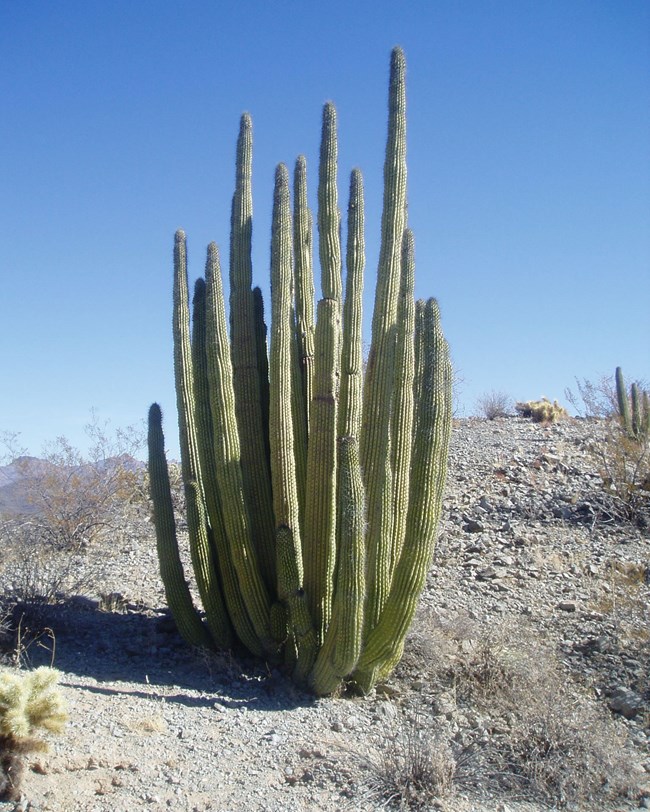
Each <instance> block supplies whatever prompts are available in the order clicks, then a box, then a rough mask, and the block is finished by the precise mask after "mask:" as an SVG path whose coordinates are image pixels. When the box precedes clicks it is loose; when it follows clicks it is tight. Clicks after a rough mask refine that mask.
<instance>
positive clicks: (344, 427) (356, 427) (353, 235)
mask: <svg viewBox="0 0 650 812" xmlns="http://www.w3.org/2000/svg"><path fill="white" fill-rule="evenodd" d="M364 266H365V243H364V198H363V178H362V177H361V172H360V171H359V170H358V169H354V170H353V171H352V174H351V175H350V197H349V202H348V240H347V250H346V267H347V278H346V286H345V304H344V306H343V338H342V347H341V395H340V405H339V418H338V420H339V426H338V436H339V437H356V438H357V439H358V438H359V435H360V433H361V414H362V388H363V341H362V316H363V271H364Z"/></svg>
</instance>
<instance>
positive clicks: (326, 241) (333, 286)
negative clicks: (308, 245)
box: [318, 102, 343, 303]
mask: <svg viewBox="0 0 650 812" xmlns="http://www.w3.org/2000/svg"><path fill="white" fill-rule="evenodd" d="M337 160H338V144H337V138H336V108H335V107H334V105H333V104H332V103H331V102H327V103H326V104H325V105H324V107H323V127H322V132H321V144H320V162H319V168H318V251H319V256H320V264H321V291H322V295H323V298H324V299H334V300H335V301H336V302H339V303H340V302H341V298H342V288H343V283H342V281H341V237H340V217H339V208H338V192H337V188H336V173H337Z"/></svg>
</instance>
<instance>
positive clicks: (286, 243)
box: [269, 164, 314, 673]
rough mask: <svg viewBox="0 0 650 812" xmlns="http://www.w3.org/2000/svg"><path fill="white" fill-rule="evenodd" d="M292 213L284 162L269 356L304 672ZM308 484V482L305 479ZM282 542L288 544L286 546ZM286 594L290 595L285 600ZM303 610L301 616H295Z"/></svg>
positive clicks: (275, 453) (283, 571) (281, 589)
mask: <svg viewBox="0 0 650 812" xmlns="http://www.w3.org/2000/svg"><path fill="white" fill-rule="evenodd" d="M291 237H292V234H291V209H290V204H289V175H288V172H287V168H286V166H285V165H284V164H279V165H278V167H277V169H276V173H275V190H274V195H273V218H272V227H271V297H272V298H271V346H270V355H269V379H270V392H271V403H270V421H269V437H270V443H271V476H272V480H273V500H274V514H275V521H276V527H282V528H285V530H283V531H282V533H281V534H279V535H278V532H276V548H277V551H276V552H277V573H278V596H279V597H280V598H281V599H282V600H285V601H286V603H287V609H288V612H289V622H290V626H291V627H292V628H293V629H294V630H295V642H296V645H297V649H298V655H297V656H298V664H297V665H296V668H297V670H298V672H299V673H302V672H303V671H306V670H308V668H311V665H309V666H307V665H306V663H307V661H308V660H310V659H311V658H312V657H313V656H314V652H312V651H310V650H309V646H310V644H309V639H310V638H309V635H308V632H307V631H306V628H307V626H308V625H309V627H311V620H310V621H309V624H308V623H307V620H306V619H305V617H304V612H303V608H304V609H305V611H306V606H305V605H304V601H302V600H301V601H300V602H299V603H296V601H295V600H294V598H295V596H296V595H298V594H300V597H301V598H302V596H303V595H304V588H303V577H304V570H303V560H302V550H301V542H300V514H301V508H300V502H299V498H298V482H297V472H296V457H295V431H294V410H293V408H292V402H291V398H290V396H289V397H287V395H290V393H291V391H292V386H294V385H295V382H296V375H295V372H294V370H293V365H294V363H295V362H296V361H297V353H295V351H294V348H295V335H294V319H293V284H292V283H293V276H292V274H293V268H292V250H291V248H292V239H291ZM303 481H304V479H303ZM280 541H281V542H282V543H281V544H280ZM283 596H285V597H284V598H283ZM297 611H299V612H300V616H299V617H295V612H297Z"/></svg>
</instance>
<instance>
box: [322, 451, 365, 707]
mask: <svg viewBox="0 0 650 812" xmlns="http://www.w3.org/2000/svg"><path fill="white" fill-rule="evenodd" d="M337 507H338V510H337V539H338V555H337V564H336V585H335V590H334V600H333V608H332V620H331V622H330V625H329V628H328V629H327V633H326V635H325V639H324V641H323V645H322V648H321V649H320V651H319V653H318V658H317V660H316V663H315V665H314V669H313V671H312V674H311V676H310V684H311V686H312V688H313V689H314V691H315V692H316V693H317V694H319V695H325V694H330V693H332V692H333V691H335V690H336V689H337V688H338V686H339V685H340V683H341V681H342V680H343V679H345V678H346V677H347V676H348V675H349V674H350V673H351V672H352V671H353V670H354V668H355V666H356V664H357V661H358V659H359V655H360V653H361V645H362V640H363V636H362V632H363V605H364V598H365V589H366V583H365V581H366V579H365V569H366V568H365V540H364V530H365V510H364V494H363V481H362V478H361V466H360V463H359V453H358V440H357V438H356V437H342V438H341V439H340V440H339V469H338V497H337Z"/></svg>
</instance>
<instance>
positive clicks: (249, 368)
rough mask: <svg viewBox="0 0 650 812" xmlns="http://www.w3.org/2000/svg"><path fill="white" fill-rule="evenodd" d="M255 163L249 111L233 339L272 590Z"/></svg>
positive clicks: (240, 143) (245, 468) (234, 241)
mask: <svg viewBox="0 0 650 812" xmlns="http://www.w3.org/2000/svg"><path fill="white" fill-rule="evenodd" d="M252 164H253V135H252V123H251V118H250V116H249V115H248V114H247V113H245V114H244V115H243V116H242V117H241V122H240V129H239V137H238V139H237V160H236V178H235V193H234V196H233V202H232V215H231V229H230V344H231V357H232V374H233V389H234V393H235V404H236V415H237V428H238V431H239V442H240V455H241V470H242V476H243V482H244V494H245V499H246V503H247V505H248V507H249V515H250V520H251V535H252V538H253V540H254V543H255V547H256V549H257V554H258V558H259V561H260V567H261V570H262V575H263V578H264V581H265V583H266V585H267V589H269V590H272V589H274V588H275V538H274V526H273V502H272V495H271V475H270V471H269V468H268V457H267V454H266V448H265V442H264V419H263V413H262V398H261V392H260V377H259V369H258V361H257V349H258V347H257V338H256V323H255V302H254V296H253V291H252V260H251V245H252V221H253V195H252V190H251V177H252Z"/></svg>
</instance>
